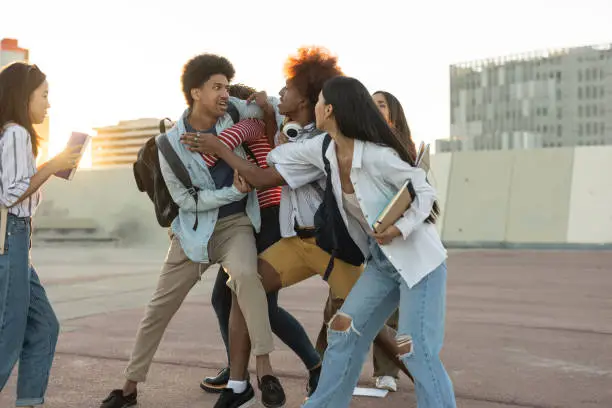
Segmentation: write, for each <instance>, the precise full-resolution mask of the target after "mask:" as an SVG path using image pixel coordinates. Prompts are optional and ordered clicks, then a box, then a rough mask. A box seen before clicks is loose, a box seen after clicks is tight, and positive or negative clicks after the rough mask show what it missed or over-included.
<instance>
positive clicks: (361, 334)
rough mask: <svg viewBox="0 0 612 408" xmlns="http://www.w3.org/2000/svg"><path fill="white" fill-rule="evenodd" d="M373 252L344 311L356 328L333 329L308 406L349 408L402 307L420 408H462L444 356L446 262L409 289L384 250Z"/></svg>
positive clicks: (406, 358)
mask: <svg viewBox="0 0 612 408" xmlns="http://www.w3.org/2000/svg"><path fill="white" fill-rule="evenodd" d="M371 250H372V257H371V258H370V259H369V261H368V263H367V265H366V269H365V271H364V272H363V274H362V276H361V278H359V280H358V281H357V283H356V284H355V286H354V287H353V289H352V290H351V293H350V294H349V296H348V298H347V299H346V301H345V302H344V305H343V306H342V308H341V309H340V311H339V314H340V315H343V316H346V317H350V318H351V319H352V323H351V326H350V327H349V329H348V330H346V331H336V330H333V329H331V328H330V329H329V331H328V338H329V345H328V347H327V350H326V351H325V356H324V359H323V370H322V373H321V378H320V380H319V386H318V388H317V390H316V392H315V393H314V394H313V395H312V396H311V397H310V399H309V400H308V401H307V402H306V403H305V404H304V406H303V407H304V408H315V407H317V408H323V407H326V408H344V407H348V406H349V404H350V401H351V398H352V395H353V389H354V388H355V386H356V385H357V381H358V380H359V375H360V374H361V369H362V367H363V363H364V361H365V359H366V357H367V353H368V350H369V348H370V344H371V343H372V341H373V340H374V337H376V334H377V333H378V332H379V331H380V330H381V329H382V327H383V325H384V324H385V322H386V320H387V319H388V318H389V316H390V315H391V314H392V313H393V312H394V311H395V309H396V308H397V306H398V304H399V310H400V312H399V328H398V333H397V336H398V340H399V339H407V338H410V339H411V340H412V349H411V351H410V352H408V353H406V354H404V355H402V356H400V358H401V359H402V361H403V362H404V364H406V367H408V369H409V370H410V372H411V373H412V375H413V376H414V380H415V390H416V397H417V406H418V407H419V408H456V402H455V394H454V391H453V385H452V383H451V380H450V378H449V376H448V374H447V372H446V370H445V368H444V365H443V364H442V361H441V360H440V357H439V353H440V350H441V349H442V343H443V341H444V318H445V309H446V305H445V303H446V301H445V298H446V263H443V264H441V265H440V266H438V267H437V268H436V269H435V270H434V271H432V272H431V273H430V274H428V275H427V276H426V277H424V278H423V279H422V280H421V281H420V282H419V283H418V284H416V285H415V286H414V287H412V288H408V286H407V285H406V283H405V281H404V280H403V279H402V277H401V276H400V275H399V273H398V272H397V271H396V269H395V268H394V267H393V265H392V264H391V263H390V262H389V260H388V259H387V258H386V257H385V255H384V254H383V252H382V251H381V250H380V247H379V246H378V245H377V244H374V245H372V246H371ZM332 320H333V319H332ZM407 336H408V337H407Z"/></svg>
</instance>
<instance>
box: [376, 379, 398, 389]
mask: <svg viewBox="0 0 612 408" xmlns="http://www.w3.org/2000/svg"><path fill="white" fill-rule="evenodd" d="M376 388H378V389H380V390H387V391H391V392H395V391H397V380H396V379H395V378H393V377H391V376H389V375H385V376H383V377H378V378H377V379H376Z"/></svg>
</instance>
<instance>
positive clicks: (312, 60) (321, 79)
mask: <svg viewBox="0 0 612 408" xmlns="http://www.w3.org/2000/svg"><path fill="white" fill-rule="evenodd" d="M284 71H285V76H286V78H287V81H289V82H291V84H292V85H293V86H295V87H296V88H297V89H298V91H299V93H300V94H301V95H303V96H304V97H306V98H308V101H309V102H310V104H311V106H312V108H313V109H314V106H315V105H316V104H317V100H318V99H319V93H320V92H321V89H322V88H323V84H324V83H325V81H327V80H328V79H330V78H333V77H336V76H340V75H344V74H343V73H342V70H341V69H340V67H339V66H338V57H335V56H333V55H331V53H330V52H329V51H328V50H327V49H326V48H323V47H317V46H311V47H302V48H300V49H298V52H297V54H296V55H294V56H291V57H289V58H288V59H287V61H286V62H285V69H284Z"/></svg>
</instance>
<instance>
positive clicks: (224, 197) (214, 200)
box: [158, 98, 277, 263]
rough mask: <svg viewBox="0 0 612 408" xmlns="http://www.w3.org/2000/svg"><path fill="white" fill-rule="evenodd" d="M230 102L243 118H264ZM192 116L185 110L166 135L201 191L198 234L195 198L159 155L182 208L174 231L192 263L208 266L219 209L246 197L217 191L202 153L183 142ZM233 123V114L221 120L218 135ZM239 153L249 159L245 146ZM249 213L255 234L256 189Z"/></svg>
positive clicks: (239, 103) (258, 219) (252, 109)
mask: <svg viewBox="0 0 612 408" xmlns="http://www.w3.org/2000/svg"><path fill="white" fill-rule="evenodd" d="M274 99H275V98H270V100H271V102H273V105H275V104H274ZM230 100H231V101H232V103H234V104H235V105H236V107H237V108H238V112H239V113H240V117H241V119H244V118H261V117H262V112H261V110H260V109H259V107H258V106H257V105H255V104H247V103H246V102H245V101H242V100H240V99H235V98H230ZM276 105H277V104H276ZM276 105H275V106H276ZM188 114H189V111H188V110H187V111H185V112H184V113H183V115H182V116H181V118H180V120H177V121H176V124H175V126H174V127H173V128H172V129H170V130H169V131H168V132H167V133H166V134H167V137H168V140H169V141H170V144H171V145H172V147H173V148H174V150H175V151H176V152H177V154H178V156H179V158H180V159H181V160H182V162H183V164H184V165H185V167H186V168H187V171H188V172H189V176H190V177H191V180H192V182H193V185H194V186H196V187H198V188H199V189H200V192H199V199H198V206H197V216H198V227H197V229H196V230H195V231H194V230H193V225H194V223H195V220H196V212H195V211H196V205H195V200H194V199H193V198H192V197H191V195H190V194H189V192H188V191H187V189H186V188H185V186H184V185H183V184H182V183H181V182H180V180H179V179H178V178H177V177H176V176H175V175H174V173H172V170H171V169H170V166H169V165H168V162H167V161H166V159H165V158H164V157H163V155H162V154H161V152H160V153H159V164H160V168H161V172H162V176H163V177H164V181H165V182H166V186H167V187H168V192H169V193H170V195H171V196H172V199H173V200H174V202H175V203H176V204H177V205H178V207H179V213H178V216H177V217H176V218H175V219H174V221H173V222H172V226H171V228H172V232H173V233H174V234H175V235H176V237H177V238H178V239H179V242H180V243H181V247H182V248H183V251H184V252H185V255H187V257H188V258H189V259H190V260H192V261H193V262H200V263H207V262H209V257H208V241H209V240H210V237H211V236H212V233H213V231H214V229H215V225H216V223H217V217H218V214H219V207H221V206H223V205H225V204H229V203H232V202H234V201H238V200H241V199H242V198H244V196H245V194H243V193H241V192H240V191H238V190H237V189H236V187H234V186H233V185H232V186H231V187H224V188H221V189H217V188H216V187H215V183H214V181H213V179H212V176H211V175H210V171H209V170H208V167H207V166H206V163H205V162H204V160H203V159H202V157H201V156H200V154H199V153H196V152H190V151H189V150H187V149H186V148H185V146H184V145H183V144H182V143H181V141H180V137H181V135H182V134H184V133H185V125H184V122H183V120H184V118H185V117H186V116H187V115H188ZM233 124H234V122H233V121H232V118H231V117H230V115H229V114H225V115H224V116H223V117H221V118H220V119H219V120H218V121H217V124H216V129H217V133H220V132H222V131H223V130H225V129H227V128H229V127H231V126H232V125H233ZM158 137H159V136H158ZM235 153H236V154H237V155H239V156H240V157H242V158H246V154H245V151H244V149H243V148H242V146H238V147H237V148H236V150H235ZM246 214H247V216H248V217H249V218H250V220H251V222H252V224H253V227H254V228H255V231H257V232H259V229H260V226H261V217H260V212H259V202H258V201H257V193H256V191H255V190H253V191H251V192H250V193H249V194H248V198H247V205H246Z"/></svg>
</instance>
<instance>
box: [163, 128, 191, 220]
mask: <svg viewBox="0 0 612 408" xmlns="http://www.w3.org/2000/svg"><path fill="white" fill-rule="evenodd" d="M157 148H158V149H159V151H160V152H161V153H162V154H163V155H164V158H165V159H166V161H167V162H168V165H169V166H170V169H171V170H172V172H173V173H174V175H175V176H176V177H177V178H178V179H179V181H180V182H181V183H182V184H183V185H184V186H185V188H186V189H187V191H188V192H189V195H191V197H192V198H193V199H194V200H195V204H196V208H195V213H196V220H195V224H193V230H194V231H195V230H196V229H198V198H199V194H198V192H199V191H200V189H199V188H197V187H195V186H194V185H193V183H192V182H191V177H189V172H188V171H187V169H186V168H185V165H184V164H183V162H182V161H181V159H180V158H179V156H178V154H176V151H175V150H174V148H173V147H172V145H171V144H170V141H169V140H168V136H167V135H166V134H165V133H164V134H162V135H161V136H160V137H159V138H158V139H157Z"/></svg>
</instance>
